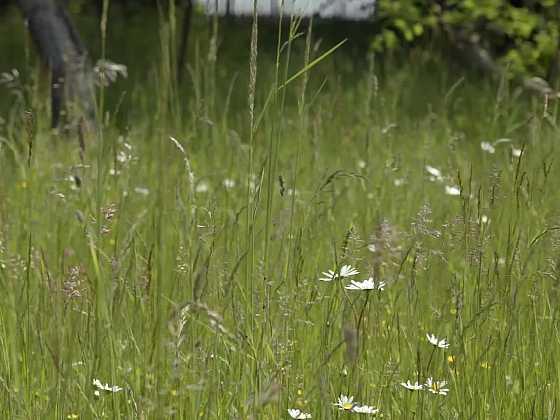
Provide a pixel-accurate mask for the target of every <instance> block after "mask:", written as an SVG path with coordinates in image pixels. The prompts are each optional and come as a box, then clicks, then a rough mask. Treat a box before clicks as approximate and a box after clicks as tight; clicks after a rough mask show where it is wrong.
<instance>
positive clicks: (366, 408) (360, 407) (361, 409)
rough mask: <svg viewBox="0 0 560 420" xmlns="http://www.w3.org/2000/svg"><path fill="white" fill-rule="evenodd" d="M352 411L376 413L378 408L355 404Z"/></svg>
mask: <svg viewBox="0 0 560 420" xmlns="http://www.w3.org/2000/svg"><path fill="white" fill-rule="evenodd" d="M352 412H353V413H359V414H377V413H379V408H375V407H372V406H371V405H355V406H354V407H352Z"/></svg>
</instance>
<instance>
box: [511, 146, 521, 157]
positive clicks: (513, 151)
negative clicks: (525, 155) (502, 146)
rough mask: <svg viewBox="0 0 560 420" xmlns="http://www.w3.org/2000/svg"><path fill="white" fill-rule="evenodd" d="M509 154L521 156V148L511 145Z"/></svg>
mask: <svg viewBox="0 0 560 420" xmlns="http://www.w3.org/2000/svg"><path fill="white" fill-rule="evenodd" d="M511 154H512V155H513V157H519V156H521V149H516V148H515V147H512V148H511Z"/></svg>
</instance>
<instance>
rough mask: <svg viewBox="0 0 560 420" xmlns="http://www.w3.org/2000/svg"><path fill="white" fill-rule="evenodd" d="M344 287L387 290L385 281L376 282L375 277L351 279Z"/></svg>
mask: <svg viewBox="0 0 560 420" xmlns="http://www.w3.org/2000/svg"><path fill="white" fill-rule="evenodd" d="M344 288H345V289H348V290H385V282H384V281H380V282H378V283H377V284H375V281H374V280H373V277H370V278H369V279H367V280H364V281H361V282H360V281H354V280H351V283H350V284H349V285H347V286H345V287H344Z"/></svg>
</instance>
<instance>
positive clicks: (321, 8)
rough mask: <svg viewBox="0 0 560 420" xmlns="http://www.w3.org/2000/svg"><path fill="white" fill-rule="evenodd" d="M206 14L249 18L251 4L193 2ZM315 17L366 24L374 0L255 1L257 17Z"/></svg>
mask: <svg viewBox="0 0 560 420" xmlns="http://www.w3.org/2000/svg"><path fill="white" fill-rule="evenodd" d="M195 3H197V4H199V5H201V6H203V7H204V9H205V10H206V13H207V14H214V13H217V14H218V15H233V16H251V15H252V14H253V0H195ZM282 8H283V15H284V16H290V15H294V16H302V17H311V16H318V17H321V18H327V19H328V18H334V19H344V20H367V19H369V18H370V17H371V16H372V15H373V12H374V9H375V0H257V13H258V14H259V16H279V15H280V11H281V9H282Z"/></svg>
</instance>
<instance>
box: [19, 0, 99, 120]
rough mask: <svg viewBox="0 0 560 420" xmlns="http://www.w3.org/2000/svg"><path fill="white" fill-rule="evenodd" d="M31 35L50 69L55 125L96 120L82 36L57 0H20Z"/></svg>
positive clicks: (91, 73) (89, 71)
mask: <svg viewBox="0 0 560 420" xmlns="http://www.w3.org/2000/svg"><path fill="white" fill-rule="evenodd" d="M18 4H19V7H20V9H21V11H22V13H23V16H24V17H25V20H26V22H27V25H28V28H29V31H30V33H31V37H32V38H33V40H34V41H35V44H36V45H37V48H38V50H39V53H40V55H41V57H42V59H43V60H44V61H45V62H46V64H47V66H48V67H49V69H50V71H51V76H52V77H51V112H52V127H53V128H54V127H58V126H59V124H60V123H61V116H62V115H63V112H64V113H65V114H66V115H67V122H68V123H70V124H80V125H81V124H82V123H84V122H86V123H87V124H88V125H91V124H92V123H93V122H94V119H95V96H94V95H95V90H94V86H93V71H92V68H91V63H90V62H89V59H88V54H87V51H86V49H85V48H84V46H83V44H82V42H81V40H80V36H79V34H78V32H77V31H76V29H75V28H74V26H73V25H72V22H71V21H70V18H69V16H68V14H67V12H66V10H65V9H64V6H63V4H62V3H60V2H59V1H57V0H18Z"/></svg>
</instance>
